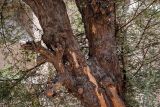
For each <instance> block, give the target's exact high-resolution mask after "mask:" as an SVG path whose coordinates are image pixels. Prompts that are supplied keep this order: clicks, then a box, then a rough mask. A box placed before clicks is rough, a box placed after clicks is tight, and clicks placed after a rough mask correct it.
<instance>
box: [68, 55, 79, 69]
mask: <svg viewBox="0 0 160 107" xmlns="http://www.w3.org/2000/svg"><path fill="white" fill-rule="evenodd" d="M70 53H71V55H72V57H73V60H74V63H75V66H76V68H78V67H79V64H78V61H77V58H76V54H75V53H74V52H70Z"/></svg>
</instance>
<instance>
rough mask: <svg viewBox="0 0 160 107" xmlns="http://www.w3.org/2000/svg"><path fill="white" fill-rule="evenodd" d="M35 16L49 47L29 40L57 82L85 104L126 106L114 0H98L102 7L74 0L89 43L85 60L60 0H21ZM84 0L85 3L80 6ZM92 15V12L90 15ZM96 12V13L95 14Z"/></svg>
mask: <svg viewBox="0 0 160 107" xmlns="http://www.w3.org/2000/svg"><path fill="white" fill-rule="evenodd" d="M23 1H24V2H26V3H27V4H28V5H29V6H30V7H31V9H32V10H33V11H34V13H35V14H36V16H37V17H38V19H39V21H40V24H41V26H42V29H43V31H44V34H43V37H42V39H43V41H44V43H45V44H46V45H47V47H48V49H45V48H43V47H42V46H40V44H37V43H28V45H27V46H29V47H32V48H30V49H32V50H34V51H36V52H37V53H40V54H41V55H42V56H43V57H44V58H45V59H46V61H48V62H51V63H52V64H53V65H54V67H55V68H56V70H57V71H58V73H59V74H58V82H60V83H62V84H63V85H64V86H65V87H66V88H67V89H68V90H69V91H70V92H72V93H74V95H75V96H76V97H77V98H79V99H80V100H81V101H82V103H83V104H84V105H85V106H86V107H125V105H124V103H123V101H122V100H121V98H120V96H119V93H121V90H120V89H121V85H119V84H121V73H120V71H119V67H118V60H117V56H116V47H115V46H116V44H115V39H114V17H113V16H112V15H113V2H112V1H111V0H110V1H108V2H105V1H104V0H97V1H99V2H102V3H104V4H107V5H108V6H107V7H105V9H101V5H100V7H99V5H98V4H97V3H99V2H96V0H90V2H87V1H85V0H82V1H81V0H77V1H76V2H77V5H78V7H79V9H80V11H81V14H82V17H83V21H84V23H85V29H86V34H87V37H88V39H89V44H90V47H89V48H90V56H91V57H90V58H89V60H88V61H86V60H85V58H84V56H83V55H82V53H81V51H80V49H79V45H78V43H77V41H76V40H75V37H74V35H73V33H72V29H71V25H70V23H69V18H68V16H67V12H66V7H65V4H64V2H63V1H62V0H23ZM83 1H85V4H86V6H84V8H81V7H80V6H82V4H84V3H82V2H83ZM91 15H92V16H91ZM94 15H95V16H94Z"/></svg>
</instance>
